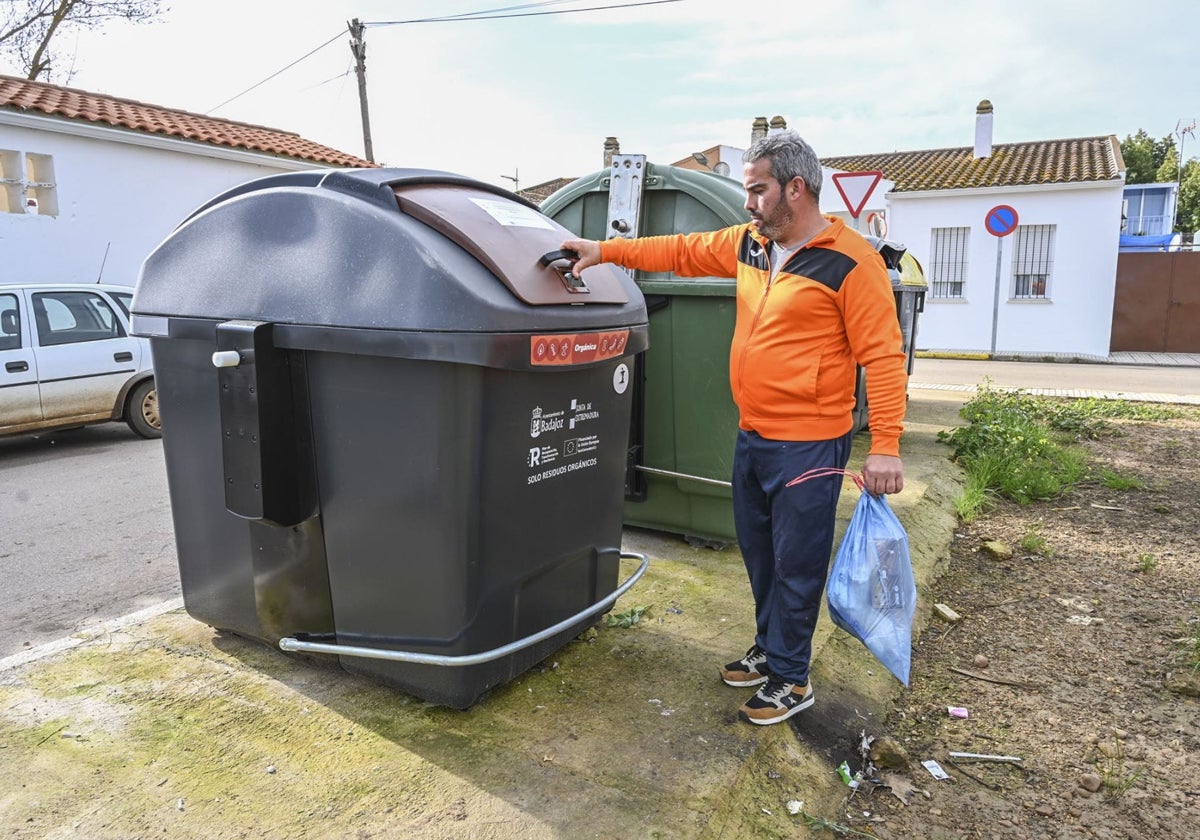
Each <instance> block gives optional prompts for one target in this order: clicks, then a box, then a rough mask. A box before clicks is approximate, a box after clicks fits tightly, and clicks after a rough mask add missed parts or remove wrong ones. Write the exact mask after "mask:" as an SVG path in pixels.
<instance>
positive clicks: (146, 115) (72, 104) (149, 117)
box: [0, 75, 375, 167]
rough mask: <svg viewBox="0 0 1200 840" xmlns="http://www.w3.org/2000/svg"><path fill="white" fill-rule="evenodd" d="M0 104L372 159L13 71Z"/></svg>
mask: <svg viewBox="0 0 1200 840" xmlns="http://www.w3.org/2000/svg"><path fill="white" fill-rule="evenodd" d="M0 109H4V110H15V111H37V112H38V113H41V114H45V115H47V116H52V117H63V118H65V119H72V120H86V121H88V122H92V123H99V124H102V125H108V126H112V127H113V128H124V129H128V130H130V131H141V132H144V133H147V134H161V135H164V136H167V137H177V138H179V139H180V140H191V141H194V142H197V143H208V144H210V145H214V146H227V147H229V148H233V149H247V150H250V151H257V152H264V153H266V154H271V155H280V156H283V157H289V158H295V159H297V160H306V161H310V162H313V163H321V164H325V165H328V166H351V167H367V166H374V165H375V164H373V163H370V162H369V161H366V160H363V159H362V158H359V157H355V156H354V155H351V154H347V153H345V152H340V151H338V150H337V149H332V148H330V147H329V146H322V145H321V144H320V143H314V142H312V141H311V140H305V139H304V138H303V137H301V136H300V135H298V134H295V133H293V132H289V131H281V130H279V129H275V128H267V127H265V126H261V125H250V124H249V123H240V122H233V121H232V120H223V119H220V118H218V117H206V116H204V115H203V114H193V113H190V112H188V111H179V110H176V109H174V108H164V107H161V106H159V105H149V104H147V103H144V102H137V101H134V100H132V99H119V98H117V97H113V96H105V95H103V94H99V93H90V92H88V91H86V90H77V89H75V88H65V87H59V86H58V85H49V84H46V83H44V82H31V81H29V80H28V79H21V78H18V77H15V76H4V75H0Z"/></svg>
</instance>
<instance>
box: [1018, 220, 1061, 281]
mask: <svg viewBox="0 0 1200 840" xmlns="http://www.w3.org/2000/svg"><path fill="white" fill-rule="evenodd" d="M1054 228H1055V225H1018V226H1017V230H1016V233H1014V234H1013V240H1014V242H1013V260H1012V275H1013V285H1012V299H1013V300H1049V298H1050V276H1051V274H1052V273H1053V271H1054Z"/></svg>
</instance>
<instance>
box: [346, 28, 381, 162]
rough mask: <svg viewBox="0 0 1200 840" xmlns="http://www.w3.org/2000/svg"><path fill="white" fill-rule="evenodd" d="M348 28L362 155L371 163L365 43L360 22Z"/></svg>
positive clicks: (372, 156)
mask: <svg viewBox="0 0 1200 840" xmlns="http://www.w3.org/2000/svg"><path fill="white" fill-rule="evenodd" d="M347 26H348V27H349V28H350V52H351V53H352V54H353V55H354V71H355V73H357V74H358V105H359V109H360V110H361V111H362V127H363V153H364V155H365V156H366V158H367V160H369V161H371V163H374V162H375V152H374V150H373V149H372V148H371V115H370V113H369V112H368V111H367V42H366V41H365V40H364V39H363V29H364V27H363V25H362V22H361V21H360V20H359V19H358V18H355V19H354V20H352V21H350V23H348V24H347Z"/></svg>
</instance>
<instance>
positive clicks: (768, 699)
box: [738, 679, 814, 726]
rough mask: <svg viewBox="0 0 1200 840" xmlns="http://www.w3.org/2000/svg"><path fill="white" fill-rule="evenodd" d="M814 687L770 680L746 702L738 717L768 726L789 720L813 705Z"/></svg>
mask: <svg viewBox="0 0 1200 840" xmlns="http://www.w3.org/2000/svg"><path fill="white" fill-rule="evenodd" d="M813 699H814V698H813V690H812V685H811V684H807V685H796V683H790V682H783V681H782V680H777V679H770V680H768V681H767V684H766V685H764V686H763V687H762V688H760V689H759V690H758V693H757V694H755V695H754V696H753V697H751V698H750V699H749V700H747V701H746V703H745V705H743V706H742V707H741V708H740V709H738V716H739V717H741V719H742V720H744V721H747V722H748V723H754V724H758V725H759V726H766V725H767V724H770V723H779V722H780V721H781V720H787V719H788V718H790V717H791V716H792V715H794V714H796V713H797V712H802V711H804V710H805V709H807V708H808V707H809V706H811V705H812V704H813Z"/></svg>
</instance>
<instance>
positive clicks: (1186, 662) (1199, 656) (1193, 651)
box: [1178, 619, 1200, 673]
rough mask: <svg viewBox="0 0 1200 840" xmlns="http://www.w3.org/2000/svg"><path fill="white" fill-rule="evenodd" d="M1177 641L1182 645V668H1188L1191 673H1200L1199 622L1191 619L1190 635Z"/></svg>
mask: <svg viewBox="0 0 1200 840" xmlns="http://www.w3.org/2000/svg"><path fill="white" fill-rule="evenodd" d="M1178 641H1179V642H1180V643H1181V644H1182V645H1183V654H1182V657H1181V659H1182V662H1183V667H1185V668H1190V669H1191V670H1192V672H1193V673H1195V672H1196V671H1200V622H1197V621H1196V620H1194V619H1193V620H1192V629H1191V635H1189V636H1184V637H1183V638H1182V639H1179V640H1178Z"/></svg>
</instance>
